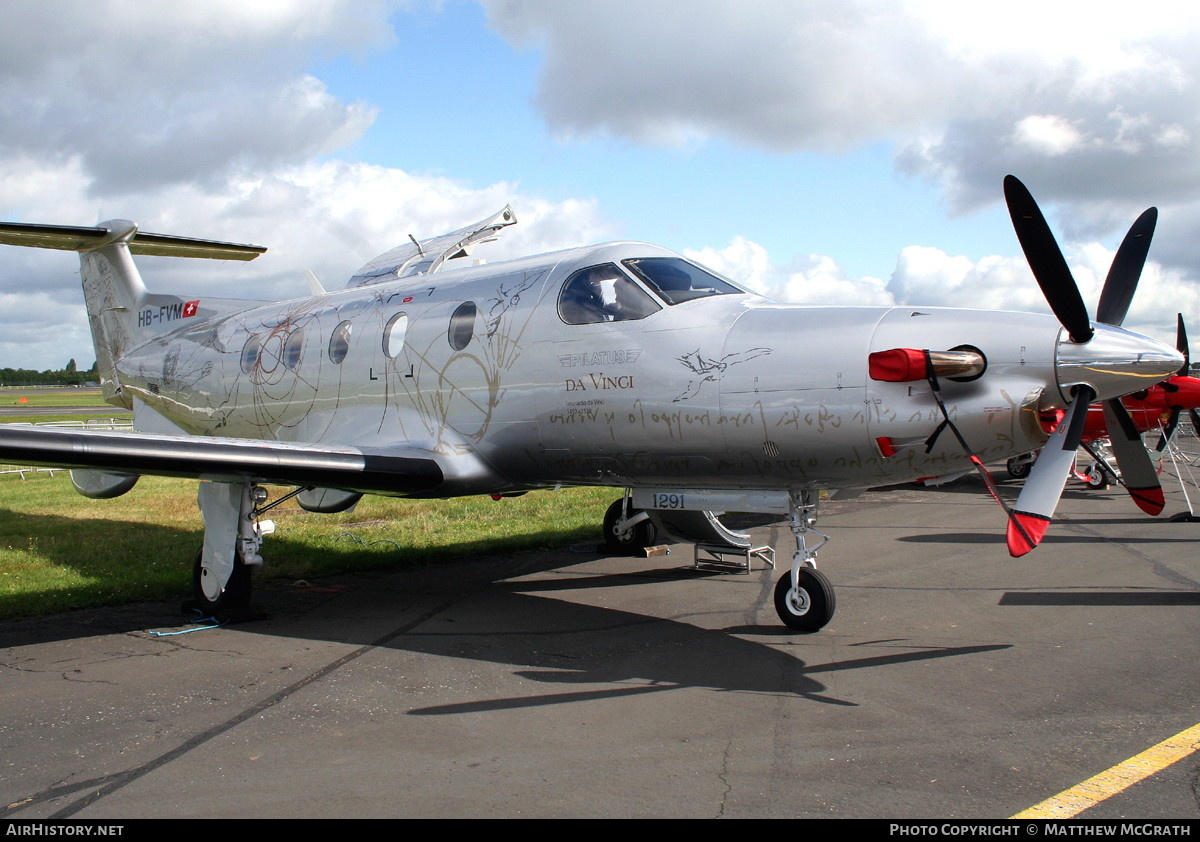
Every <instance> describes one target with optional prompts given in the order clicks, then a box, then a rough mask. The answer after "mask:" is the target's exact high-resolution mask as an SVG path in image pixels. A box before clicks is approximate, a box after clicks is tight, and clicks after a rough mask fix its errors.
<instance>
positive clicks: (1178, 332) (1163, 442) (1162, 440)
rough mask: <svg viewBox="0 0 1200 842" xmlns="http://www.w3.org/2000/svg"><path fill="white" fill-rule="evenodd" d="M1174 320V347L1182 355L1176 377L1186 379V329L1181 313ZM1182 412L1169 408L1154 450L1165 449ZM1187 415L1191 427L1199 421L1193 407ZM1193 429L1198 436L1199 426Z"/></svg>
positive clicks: (1189, 359) (1187, 369)
mask: <svg viewBox="0 0 1200 842" xmlns="http://www.w3.org/2000/svg"><path fill="white" fill-rule="evenodd" d="M1176 318H1177V320H1178V321H1177V322H1176V328H1175V347H1176V348H1177V349H1178V350H1179V353H1181V354H1183V365H1182V366H1180V368H1179V371H1178V372H1177V373H1176V376H1177V377H1187V376H1189V374H1190V372H1191V365H1192V362H1191V355H1190V353H1189V352H1188V338H1187V328H1185V327H1184V326H1183V313H1177V314H1176ZM1162 385H1163V387H1164V388H1166V385H1167V384H1166V383H1164V384H1162ZM1182 410H1183V407H1182V406H1173V407H1171V417H1170V418H1168V419H1167V426H1166V427H1165V428H1164V429H1163V433H1162V435H1161V436H1160V437H1159V439H1158V446H1157V447H1156V448H1155V449H1156V450H1158V451H1160V452H1161V451H1163V450H1165V449H1166V447H1167V442H1169V441H1170V440H1171V437H1172V436H1174V435H1175V428H1176V427H1178V426H1179V415H1180V412H1181V411H1182ZM1188 414H1190V415H1191V416H1192V424H1193V425H1195V424H1196V422H1197V421H1200V414H1198V413H1197V412H1196V410H1195V408H1194V407H1193V408H1189V409H1188ZM1193 429H1195V430H1196V431H1197V434H1198V435H1200V426H1194V427H1193Z"/></svg>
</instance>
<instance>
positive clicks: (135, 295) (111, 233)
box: [0, 219, 266, 407]
mask: <svg viewBox="0 0 1200 842" xmlns="http://www.w3.org/2000/svg"><path fill="white" fill-rule="evenodd" d="M0 244H4V245H12V246H32V247H35V248H51V249H64V250H67V251H76V252H79V253H80V258H79V260H80V265H81V268H82V275H83V295H84V299H85V300H86V302H87V311H88V323H89V324H90V326H91V329H92V343H93V344H94V345H95V348H96V368H97V371H98V373H99V375H100V383H101V386H102V387H103V388H104V399H105V400H107V401H108V402H109V403H112V404H116V405H118V406H126V407H128V406H129V399H128V398H127V397H126V396H125V395H123V394H122V393H121V384H120V382H119V380H118V378H117V371H116V361H117V360H118V359H120V357H121V355H122V354H123V353H124V352H125V351H126V350H127V349H128V348H130V347H132V346H133V345H134V344H135V342H134V336H135V334H134V330H135V328H137V331H138V334H139V341H141V339H142V338H144V333H145V330H146V329H147V328H150V329H153V328H155V327H161V328H163V329H166V328H168V327H173V324H172V323H171V321H170V320H169V319H167V318H163V317H162V316H161V314H162V313H164V312H166V313H168V314H170V313H173V312H175V311H179V312H180V313H182V315H191V313H187V312H186V310H187V308H188V307H191V306H193V305H197V304H198V302H184V301H183V299H181V298H179V297H178V296H168V295H154V294H151V293H149V292H147V291H146V285H145V284H143V283H142V276H141V275H140V274H139V273H138V270H137V266H135V265H134V263H133V257H132V255H134V254H148V255H161V256H167V257H207V258H216V259H224V260H253V259H254V258H256V257H258V256H259V255H260V254H262V253H263V252H265V251H266V248H264V247H263V246H249V245H240V244H238V243H222V242H217V241H214V240H198V239H193V238H190V237H176V236H172V235H169V234H150V233H142V232H139V231H138V228H137V225H136V224H134V223H132V222H130V221H129V220H125V219H114V220H110V221H108V222H102V223H100V225H99V226H97V227H95V228H77V227H70V226H63V225H33V224H27V223H16V222H4V223H0ZM193 312H194V308H193Z"/></svg>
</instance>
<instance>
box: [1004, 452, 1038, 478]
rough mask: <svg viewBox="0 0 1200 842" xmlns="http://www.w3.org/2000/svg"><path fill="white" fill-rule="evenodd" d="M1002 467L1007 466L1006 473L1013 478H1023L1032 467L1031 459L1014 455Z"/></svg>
mask: <svg viewBox="0 0 1200 842" xmlns="http://www.w3.org/2000/svg"><path fill="white" fill-rule="evenodd" d="M1004 467H1006V468H1008V475H1009V476H1010V477H1012V478H1013V479H1025V477H1027V476H1029V471H1030V470H1032V468H1033V461H1032V460H1028V461H1026V460H1025V459H1024V457H1021V456H1014V457H1013V458H1012V459H1009V460H1008V464H1006V465H1005V466H1004Z"/></svg>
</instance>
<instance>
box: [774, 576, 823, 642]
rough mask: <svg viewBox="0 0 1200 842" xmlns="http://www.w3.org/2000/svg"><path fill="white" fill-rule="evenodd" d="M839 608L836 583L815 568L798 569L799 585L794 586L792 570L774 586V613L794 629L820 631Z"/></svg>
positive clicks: (797, 581) (797, 583)
mask: <svg viewBox="0 0 1200 842" xmlns="http://www.w3.org/2000/svg"><path fill="white" fill-rule="evenodd" d="M836 608H837V598H836V597H835V596H834V593H833V585H831V584H830V583H829V580H828V579H827V578H825V574H824V573H822V572H821V571H820V570H817V569H816V568H815V567H801V568H800V569H799V570H798V571H796V587H792V574H791V572H790V571H789V572H788V573H785V574H784V575H783V576H782V577H781V578H780V580H779V582H778V584H776V585H775V612H776V613H777V614H778V615H779V619H780V620H782V621H783V624H784V625H785V626H787V627H788V628H789V629H792V630H793V631H798V632H815V631H820V630H821V629H823V628H825V626H826V624H828V623H829V621H830V620H832V619H833V612H834V610H835V609H836Z"/></svg>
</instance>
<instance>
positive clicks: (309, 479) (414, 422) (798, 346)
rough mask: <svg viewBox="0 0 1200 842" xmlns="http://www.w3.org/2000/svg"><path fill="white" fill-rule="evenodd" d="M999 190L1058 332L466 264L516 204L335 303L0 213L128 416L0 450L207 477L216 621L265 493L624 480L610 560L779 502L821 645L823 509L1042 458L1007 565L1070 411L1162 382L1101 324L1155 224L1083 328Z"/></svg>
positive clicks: (398, 256)
mask: <svg viewBox="0 0 1200 842" xmlns="http://www.w3.org/2000/svg"><path fill="white" fill-rule="evenodd" d="M1005 193H1006V197H1007V200H1008V203H1009V208H1010V211H1011V215H1012V218H1013V223H1014V225H1015V226H1016V229H1017V233H1018V237H1019V239H1020V241H1021V244H1022V247H1023V249H1024V251H1025V253H1026V255H1027V257H1028V259H1029V262H1030V265H1031V267H1032V269H1033V273H1034V275H1035V277H1036V278H1037V280H1038V283H1039V284H1040V286H1041V288H1042V290H1043V291H1044V293H1045V295H1046V298H1047V299H1048V300H1049V303H1050V307H1051V309H1052V310H1053V312H1054V313H1055V315H1056V317H1057V318H1054V317H1050V316H1045V315H1035V314H1029V313H1011V312H993V311H984V310H965V309H963V310H958V309H943V308H934V307H908V306H905V307H825V306H803V305H782V304H775V303H773V302H771V301H769V300H767V299H765V298H762V297H760V296H758V295H755V294H752V293H750V292H747V291H746V290H745V289H743V288H741V287H739V286H738V285H737V284H735V283H732V282H730V281H728V280H726V279H725V278H722V277H720V276H718V275H716V274H714V273H713V272H711V271H709V270H707V269H705V268H704V267H703V266H700V265H698V264H696V263H694V262H693V261H690V260H687V259H685V258H683V257H681V256H679V255H677V254H674V253H672V252H670V251H667V250H666V249H663V248H659V247H657V246H652V245H646V244H644V243H630V242H621V243H607V244H604V245H595V246H586V247H583V248H574V249H569V250H566V251H560V252H554V253H551V254H541V255H536V256H533V257H525V258H521V259H517V260H507V261H503V262H497V263H491V264H487V265H472V263H471V262H470V261H468V260H467V259H465V258H466V255H467V253H468V252H469V251H470V250H471V249H472V247H474V246H475V245H477V244H478V243H479V242H480V241H483V240H486V239H488V238H491V237H494V236H496V234H497V233H498V232H500V231H501V230H502V229H503V228H504V227H506V226H508V225H511V224H512V223H514V222H515V221H516V220H515V218H514V217H513V214H512V212H511V211H510V210H509V209H505V210H504V211H502V212H501V213H499V214H497V215H496V216H495V217H493V218H491V219H488V220H485V221H483V222H481V223H479V224H477V225H474V226H469V227H467V228H464V229H462V230H460V231H456V232H453V233H450V234H446V235H444V236H441V237H435V238H432V239H429V240H424V241H419V242H418V241H416V240H413V241H412V243H410V244H406V245H403V246H400V247H399V248H396V249H394V250H392V251H390V252H387V253H386V254H383V255H381V256H380V257H378V258H376V259H374V260H372V261H371V262H370V263H368V264H367V265H366V266H364V267H363V268H362V269H361V270H360V271H359V272H358V273H357V274H356V275H354V276H353V277H352V278H351V279H350V281H349V283H348V284H347V286H346V288H345V289H343V290H339V291H334V292H326V291H325V290H324V289H322V288H321V286H320V284H319V283H316V282H315V280H310V283H311V286H312V288H313V293H314V294H313V295H312V296H311V297H308V298H301V299H296V300H292V301H282V302H274V301H271V302H266V301H244V300H231V299H215V298H205V297H197V296H195V295H190V294H188V292H187V291H186V290H184V291H182V292H180V293H178V294H164V293H159V292H150V291H148V290H147V288H146V287H145V286H144V285H143V283H142V279H141V277H140V275H139V274H138V270H137V268H136V267H135V266H134V263H133V259H132V255H135V254H152V255H176V256H182V257H209V258H232V259H242V260H249V259H252V258H254V257H256V256H257V255H258V254H260V253H261V252H263V251H264V250H265V249H263V248H261V247H256V246H245V245H236V244H229V243H219V242H212V241H206V240H196V239H191V238H184V237H174V236H165V235H161V234H147V233H143V232H141V231H139V230H138V228H137V226H136V225H134V224H133V223H131V222H127V221H122V220H114V221H110V222H105V223H102V224H100V225H98V226H97V227H94V228H75V227H60V226H49V225H30V224H6V225H3V226H0V242H3V243H6V244H10V245H22V246H38V247H43V248H56V249H67V250H72V251H77V252H79V254H80V259H81V261H82V277H83V292H84V298H85V300H86V303H87V311H88V318H89V320H90V323H91V330H92V336H93V339H94V342H95V347H96V356H97V362H98V367H99V371H100V376H101V380H102V385H103V388H104V393H105V396H106V398H107V400H108V401H109V402H110V403H112V404H115V405H118V406H124V407H127V408H132V410H133V414H134V426H135V428H136V429H137V430H138V432H136V433H106V432H89V431H76V430H62V429H45V428H33V427H28V426H25V427H21V426H16V425H5V426H3V428H2V429H0V460H2V461H6V462H17V463H23V464H37V465H49V466H63V467H69V468H72V469H73V470H72V477H73V481H74V484H75V486H76V488H77V489H78V490H79V491H80V492H81V493H83V494H85V495H87V496H90V497H112V496H116V495H119V494H123V493H125V492H126V491H128V490H129V489H130V488H131V487H132V486H133V484H134V483H135V482H136V480H137V477H138V476H139V475H141V474H158V475H165V476H182V477H194V478H197V479H200V480H203V482H201V484H200V488H199V495H198V496H199V506H200V511H201V513H202V515H203V518H204V543H203V548H202V550H201V552H200V553H199V555H198V556H197V560H196V565H195V577H194V579H195V597H196V600H197V601H198V602H199V603H200V604H201V605H202V606H203V607H205V608H207V609H209V610H212V611H214V612H220V611H222V610H230V609H232V608H235V607H236V606H238V605H239V604H244V603H245V602H246V601H247V600H248V598H249V571H250V569H251V568H253V567H255V566H258V565H261V564H262V563H263V562H262V556H261V555H260V549H261V546H262V532H263V530H262V528H261V527H260V524H259V517H260V516H261V515H262V514H263V513H264V512H265V511H266V510H267V509H268V508H270V506H272V505H275V504H277V503H278V502H280V501H281V500H282V499H286V498H285V497H281V498H279V500H276V501H274V502H273V503H268V502H267V497H268V494H267V490H266V489H265V488H263V487H262V486H263V485H265V484H272V485H287V486H294V488H295V490H294V491H293V492H291V494H288V495H286V497H291V496H293V495H294V496H296V498H297V499H298V501H299V503H300V505H301V506H303V507H304V508H306V509H308V510H310V511H318V512H331V511H340V510H342V509H345V508H348V507H349V506H351V505H353V503H354V502H355V501H357V500H358V499H359V497H361V495H363V494H383V495H391V496H398V497H454V496H460V495H467V494H489V495H497V496H499V495H508V494H516V493H521V492H525V491H530V490H534V489H542V488H552V487H556V486H559V485H564V484H576V485H615V486H619V487H625V488H626V489H627V492H626V494H625V495H624V497H623V498H622V499H620V500H618V501H616V502H615V503H614V504H613V506H612V507H611V508H610V511H609V514H608V516H607V517H606V519H605V531H606V535H607V537H608V539H609V540H610V542H612V543H616V544H621V543H636V542H638V540H639V539H640V538H644V537H645V535H646V533H648V532H649V531H650V529H649V527H650V526H652V527H654V528H655V529H656V530H658V531H661V532H662V533H665V535H667V536H671V537H674V538H677V539H684V540H690V541H696V542H702V543H707V544H716V545H718V546H721V545H724V546H727V547H731V548H739V547H746V546H748V538H747V537H746V536H745V535H742V534H740V533H737V532H734V531H732V530H730V529H728V528H727V527H726V526H725V525H724V524H722V522H721V521H720V519H719V518H718V514H719V513H721V512H725V511H741V512H765V513H778V514H780V515H787V516H790V523H791V530H792V532H793V533H794V536H795V540H796V550H795V553H794V555H793V559H792V563H791V569H790V570H789V571H788V572H787V573H786V574H784V575H783V577H782V578H781V579H780V580H779V584H778V586H777V587H776V590H775V603H776V608H777V609H778V612H779V616H780V618H781V619H782V620H783V622H784V623H785V624H786V625H788V626H789V627H791V628H793V629H796V630H799V631H815V630H817V629H819V628H821V627H823V626H824V625H825V624H826V623H827V622H828V621H829V619H830V617H831V616H832V615H833V611H834V592H833V589H832V587H831V586H830V584H829V581H828V580H827V579H826V578H825V577H824V576H823V574H821V573H820V572H818V571H817V569H816V563H815V559H816V549H817V548H818V547H819V546H820V545H821V544H823V543H824V542H825V540H827V538H826V536H824V535H823V534H821V533H820V532H818V531H817V530H816V529H815V528H814V524H815V521H816V511H817V505H818V499H819V496H820V494H821V493H825V494H827V495H834V494H837V495H843V496H846V495H849V494H851V493H853V492H856V491H858V490H861V489H866V488H871V487H874V486H883V485H889V484H892V483H900V482H906V481H911V480H915V479H918V478H920V477H928V476H932V475H945V474H948V473H951V472H953V471H956V470H961V469H968V470H969V469H971V468H972V467H973V466H975V467H978V468H979V469H980V470H981V471H982V463H984V462H995V461H1001V462H1002V461H1004V460H1005V459H1007V458H1009V457H1012V456H1015V455H1018V454H1022V453H1027V452H1029V451H1030V450H1033V449H1035V448H1041V449H1042V453H1041V457H1040V458H1039V459H1038V461H1037V464H1036V466H1035V467H1034V470H1033V471H1032V474H1031V476H1030V477H1029V479H1028V481H1027V482H1026V484H1025V487H1024V489H1023V490H1022V492H1021V494H1020V497H1019V499H1018V500H1017V502H1016V505H1015V506H1011V507H1010V506H1009V505H1007V504H1005V503H1001V505H1003V506H1004V507H1005V510H1006V512H1007V513H1008V523H1009V525H1008V545H1009V549H1010V551H1011V552H1012V553H1013V554H1021V553H1024V552H1028V551H1029V550H1030V549H1032V548H1033V547H1034V546H1036V545H1037V543H1038V542H1039V541H1040V540H1041V538H1042V535H1043V533H1044V532H1045V530H1046V527H1047V526H1048V524H1049V521H1050V518H1051V516H1052V515H1053V513H1054V509H1055V506H1056V505H1057V503H1058V498H1059V496H1060V495H1061V493H1062V489H1063V486H1064V484H1065V482H1066V479H1067V476H1068V472H1069V471H1070V469H1071V467H1072V462H1073V456H1074V451H1075V449H1076V447H1077V446H1078V442H1079V436H1080V428H1081V425H1082V422H1083V420H1084V417H1085V414H1086V411H1087V407H1088V404H1090V403H1092V402H1093V401H1094V400H1103V401H1107V402H1108V404H1109V406H1110V408H1111V410H1112V411H1113V412H1115V413H1117V414H1118V415H1119V414H1120V413H1123V412H1124V409H1123V408H1122V407H1121V404H1120V401H1119V400H1118V398H1119V396H1121V395H1125V394H1129V393H1131V392H1136V391H1139V390H1142V389H1145V388H1146V387H1148V386H1150V385H1151V384H1153V383H1156V382H1158V381H1159V380H1161V379H1163V378H1166V377H1169V376H1170V375H1172V374H1174V373H1175V372H1176V371H1177V370H1178V369H1179V367H1180V363H1181V362H1182V357H1181V355H1180V354H1179V353H1177V352H1176V350H1175V349H1174V348H1171V347H1169V346H1167V345H1165V344H1163V343H1160V342H1158V341H1156V340H1154V339H1150V338H1148V337H1145V336H1141V335H1139V334H1136V333H1132V332H1129V331H1126V330H1123V329H1122V328H1120V327H1118V326H1116V325H1118V324H1119V323H1120V321H1121V317H1122V315H1123V313H1124V309H1123V308H1124V307H1125V306H1127V305H1128V301H1129V298H1130V296H1131V295H1132V293H1133V289H1134V286H1135V285H1136V283H1137V279H1138V276H1139V275H1140V273H1141V268H1142V264H1143V263H1144V260H1145V256H1146V249H1147V248H1148V246H1149V236H1148V233H1147V232H1145V231H1144V230H1141V229H1139V227H1138V225H1135V227H1134V230H1133V231H1131V233H1130V236H1129V237H1127V238H1126V242H1125V243H1124V244H1123V245H1122V247H1121V249H1120V250H1119V252H1118V255H1117V257H1116V258H1115V260H1114V265H1113V270H1112V272H1111V273H1110V276H1109V278H1108V280H1107V282H1106V290H1105V296H1104V300H1103V301H1102V303H1101V305H1100V310H1099V313H1098V316H1097V319H1096V321H1095V322H1093V321H1092V320H1091V319H1090V318H1089V316H1088V313H1087V311H1086V309H1085V307H1084V305H1083V302H1082V299H1081V298H1080V295H1079V292H1078V289H1077V287H1076V285H1075V282H1074V280H1073V279H1072V278H1071V275H1070V272H1069V270H1068V269H1067V265H1066V262H1065V261H1064V259H1063V257H1062V255H1061V253H1060V251H1059V248H1058V246H1057V245H1056V244H1055V241H1054V238H1053V235H1052V234H1051V233H1050V230H1049V227H1048V226H1047V225H1046V222H1045V220H1044V218H1043V217H1042V214H1041V213H1040V211H1039V210H1038V208H1037V205H1036V204H1035V202H1034V201H1033V198H1032V197H1031V196H1030V195H1029V192H1028V191H1027V190H1026V189H1025V188H1024V186H1023V185H1022V184H1021V183H1020V182H1019V181H1017V180H1016V179H1015V178H1012V177H1011V176H1010V177H1009V178H1008V179H1007V180H1006V182H1005ZM1113 302H1115V303H1113ZM1055 409H1063V410H1065V413H1064V417H1063V421H1062V423H1061V424H1060V425H1059V426H1058V427H1057V429H1055V430H1054V432H1053V433H1052V434H1051V435H1050V437H1049V441H1048V440H1047V434H1046V432H1045V431H1044V430H1043V428H1042V425H1041V424H1040V423H1039V414H1040V413H1044V412H1046V411H1052V410H1055ZM1114 444H1116V442H1114ZM1130 444H1131V445H1132V443H1130ZM1117 451H1118V452H1117V458H1118V460H1119V461H1120V462H1121V466H1122V473H1123V474H1125V475H1126V476H1139V477H1141V476H1143V475H1144V474H1147V473H1148V474H1149V479H1147V480H1146V481H1145V484H1146V485H1153V486H1157V480H1155V479H1154V474H1153V471H1152V470H1151V471H1149V472H1147V471H1144V470H1140V469H1139V467H1138V466H1142V463H1143V461H1144V462H1145V463H1146V464H1145V465H1144V466H1142V467H1148V466H1149V465H1148V461H1149V457H1148V456H1147V454H1146V452H1145V450H1144V448H1142V447H1141V444H1140V441H1139V442H1138V443H1137V445H1136V447H1133V446H1129V447H1120V446H1119V447H1117ZM982 473H983V475H984V478H985V481H986V480H987V474H986V471H982ZM989 488H992V490H993V492H994V487H992V486H991V485H990V483H989ZM1155 492H1157V494H1158V496H1159V497H1160V498H1161V490H1160V489H1157V487H1153V488H1148V489H1143V493H1148V494H1151V495H1153V494H1154V493H1155ZM997 499H999V497H997Z"/></svg>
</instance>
